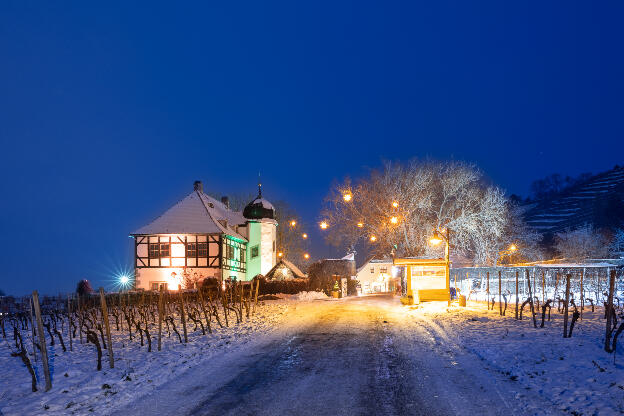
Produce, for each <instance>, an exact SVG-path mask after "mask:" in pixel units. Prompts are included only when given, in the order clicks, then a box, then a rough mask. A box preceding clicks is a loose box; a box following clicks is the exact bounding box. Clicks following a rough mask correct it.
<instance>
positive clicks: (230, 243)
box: [131, 181, 277, 290]
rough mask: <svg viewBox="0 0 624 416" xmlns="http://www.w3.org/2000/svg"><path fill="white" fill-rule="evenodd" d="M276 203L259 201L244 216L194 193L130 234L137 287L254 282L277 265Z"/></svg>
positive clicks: (225, 203)
mask: <svg viewBox="0 0 624 416" xmlns="http://www.w3.org/2000/svg"><path fill="white" fill-rule="evenodd" d="M274 218H275V210H274V208H273V205H271V203H270V202H268V201H267V200H266V199H264V198H262V188H261V186H260V185H258V197H257V198H256V199H254V200H253V201H251V202H250V203H249V204H248V205H247V206H246V207H245V209H244V210H243V212H239V211H233V210H231V209H230V207H229V202H228V199H227V197H223V198H222V199H221V201H217V200H216V199H214V198H212V197H210V196H209V195H207V194H205V193H204V191H203V186H202V183H201V182H199V181H197V182H195V184H194V186H193V192H191V193H190V194H189V195H187V196H186V197H185V198H184V199H182V200H181V201H180V202H178V203H177V204H175V205H174V206H173V207H171V208H169V209H168V210H167V211H165V212H164V213H163V214H162V215H161V216H160V217H158V218H156V219H155V220H154V221H152V222H151V223H149V224H147V225H145V226H143V227H141V228H139V229H138V230H136V231H134V232H133V233H132V234H131V237H132V238H134V243H135V244H134V247H135V250H134V254H135V256H134V257H135V261H134V265H135V288H136V289H145V290H158V289H159V288H160V287H165V288H167V289H173V290H175V289H177V288H178V285H181V286H182V287H183V288H185V287H186V288H188V287H192V286H194V285H196V284H197V283H200V282H201V281H202V280H203V279H205V278H208V277H213V278H217V279H219V280H222V279H228V278H231V279H236V280H251V279H252V278H253V277H254V276H256V275H257V274H265V273H268V272H269V271H270V270H271V269H272V268H273V267H274V266H275V263H276V235H277V231H276V227H277V222H276V221H275V219H274Z"/></svg>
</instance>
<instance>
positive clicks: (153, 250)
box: [148, 243, 169, 259]
mask: <svg viewBox="0 0 624 416" xmlns="http://www.w3.org/2000/svg"><path fill="white" fill-rule="evenodd" d="M148 255H149V257H150V258H152V259H157V258H159V257H169V243H160V244H159V243H150V245H149V253H148Z"/></svg>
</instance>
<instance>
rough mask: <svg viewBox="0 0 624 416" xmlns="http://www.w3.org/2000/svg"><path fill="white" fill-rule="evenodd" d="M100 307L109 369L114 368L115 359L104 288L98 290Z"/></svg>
mask: <svg viewBox="0 0 624 416" xmlns="http://www.w3.org/2000/svg"><path fill="white" fill-rule="evenodd" d="M100 305H101V307H102V318H104V328H105V329H106V342H107V344H108V348H107V350H108V362H109V365H110V368H115V358H114V356H113V341H112V340H111V333H110V322H109V321H108V308H107V307H106V296H105V295H104V288H103V287H101V288H100Z"/></svg>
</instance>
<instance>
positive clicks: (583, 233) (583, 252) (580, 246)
mask: <svg viewBox="0 0 624 416" xmlns="http://www.w3.org/2000/svg"><path fill="white" fill-rule="evenodd" d="M555 249H556V250H557V252H558V253H559V254H560V255H561V256H563V257H564V258H566V259H572V260H583V259H588V258H602V257H605V256H607V255H608V254H609V244H608V242H607V239H606V238H605V237H604V235H602V234H601V233H599V232H598V231H596V230H595V229H594V228H593V227H592V226H590V225H584V226H582V227H579V228H577V229H575V230H570V231H565V232H562V233H557V235H556V236H555Z"/></svg>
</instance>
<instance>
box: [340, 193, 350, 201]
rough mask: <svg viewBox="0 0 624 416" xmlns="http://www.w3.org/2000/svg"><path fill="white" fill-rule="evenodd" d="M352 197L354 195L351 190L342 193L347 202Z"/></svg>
mask: <svg viewBox="0 0 624 416" xmlns="http://www.w3.org/2000/svg"><path fill="white" fill-rule="evenodd" d="M351 198H353V195H351V194H350V193H349V192H347V193H345V194H343V195H342V199H344V201H345V202H349V201H351Z"/></svg>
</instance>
